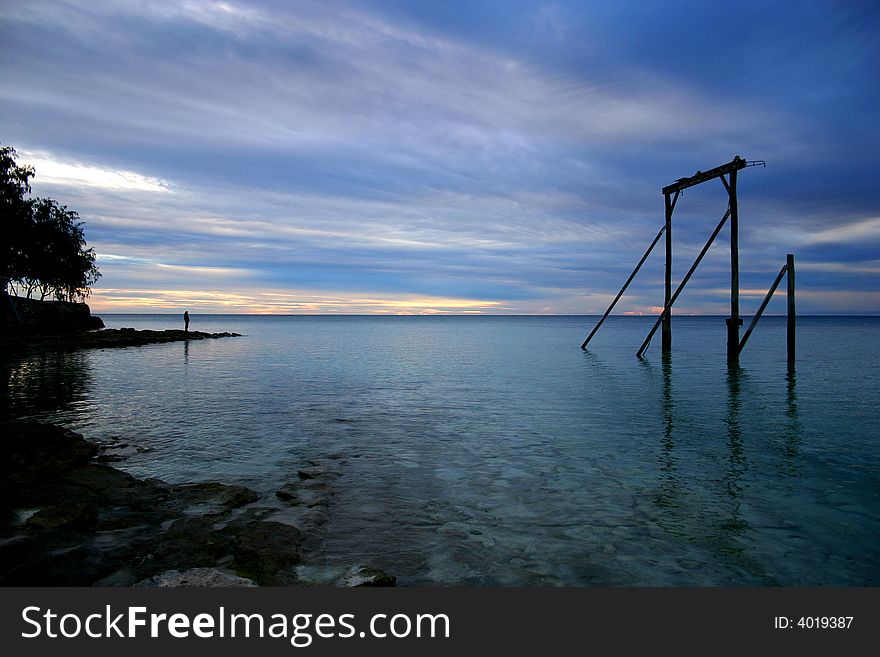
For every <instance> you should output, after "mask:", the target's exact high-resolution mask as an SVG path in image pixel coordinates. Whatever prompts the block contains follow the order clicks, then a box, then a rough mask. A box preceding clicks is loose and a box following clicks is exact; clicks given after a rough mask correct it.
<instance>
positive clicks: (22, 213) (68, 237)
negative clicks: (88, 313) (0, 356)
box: [0, 146, 101, 301]
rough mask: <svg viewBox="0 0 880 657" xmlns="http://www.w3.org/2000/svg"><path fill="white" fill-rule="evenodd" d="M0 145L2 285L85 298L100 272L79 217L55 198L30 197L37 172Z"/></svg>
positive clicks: (29, 293)
mask: <svg viewBox="0 0 880 657" xmlns="http://www.w3.org/2000/svg"><path fill="white" fill-rule="evenodd" d="M15 156H16V152H15V149H13V148H12V147H11V146H4V147H2V148H0V234H2V235H3V236H4V238H5V239H4V246H3V247H0V284H2V287H0V289H2V290H3V292H6V290H7V289H10V288H11V289H12V291H13V292H14V293H16V294H21V293H24V294H25V296H27V297H28V298H31V297H32V296H33V295H34V293H36V292H39V294H40V300H44V299H45V298H46V297H50V298H53V299H56V300H58V301H75V300H76V299H84V298H86V297H88V296H89V294H90V293H91V285H92V284H93V283H95V282H96V281H97V280H98V278H99V277H100V276H101V273H100V272H99V271H98V268H97V266H96V265H95V251H94V249H87V248H86V240H85V234H84V232H83V224H82V222H80V221H79V215H78V214H77V213H76V212H74V211H73V210H68V209H67V206H64V205H60V204H59V203H58V202H57V201H55V200H54V199H51V198H33V199H32V198H26V196H28V195H29V194H30V191H31V187H30V179H31V178H32V177H33V176H34V170H33V168H32V167H29V166H20V165H18V164H17V163H16V161H15Z"/></svg>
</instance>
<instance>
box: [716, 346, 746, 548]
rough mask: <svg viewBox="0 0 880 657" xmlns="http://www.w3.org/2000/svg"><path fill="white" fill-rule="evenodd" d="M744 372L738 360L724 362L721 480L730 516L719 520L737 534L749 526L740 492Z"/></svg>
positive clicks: (743, 460)
mask: <svg viewBox="0 0 880 657" xmlns="http://www.w3.org/2000/svg"><path fill="white" fill-rule="evenodd" d="M745 379H746V373H745V371H744V370H743V368H742V367H741V366H740V365H739V363H728V364H727V418H726V424H727V469H726V471H725V477H724V482H725V485H726V488H727V496H728V498H729V500H730V517H729V518H727V519H725V520H723V521H722V522H721V525H720V527H721V529H722V530H723V531H724V532H727V533H730V534H733V535H735V536H738V535H740V534H742V533H744V532H745V531H746V530H748V529H749V524H748V522H746V520H745V519H744V518H743V517H742V514H741V512H740V505H741V503H742V502H741V499H740V498H741V497H742V494H743V489H744V487H743V483H742V480H743V476H744V475H745V472H746V468H747V465H748V464H747V462H746V457H745V454H744V452H743V440H742V426H741V420H740V412H741V410H742V399H741V393H742V386H743V381H744V380H745Z"/></svg>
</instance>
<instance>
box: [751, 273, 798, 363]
mask: <svg viewBox="0 0 880 657" xmlns="http://www.w3.org/2000/svg"><path fill="white" fill-rule="evenodd" d="M786 271H788V264H784V265H782V269H780V270H779V274H777V275H776V280H775V281H773V285H771V286H770V290H769V291H768V292H767V296H765V297H764V300H763V301H762V302H761V305H760V307H759V308H758V312H756V313H755V316H754V317H752V321H751V323H750V324H749V328H748V329H746V332H745V334H744V335H743V337H742V340H741V341H740V343H739V350H740V351H742V350H743V347H745V346H746V342H748V341H749V336H750V335H751V334H752V331H754V330H755V327H756V326H757V325H758V320H759V319H761V315H762V314H763V313H764V309H765V308H766V307H767V304H768V303H770V299H772V298H773V293H774V292H776V288H777V287H779V282H780V281H781V280H782V277H783V276H785V272H786Z"/></svg>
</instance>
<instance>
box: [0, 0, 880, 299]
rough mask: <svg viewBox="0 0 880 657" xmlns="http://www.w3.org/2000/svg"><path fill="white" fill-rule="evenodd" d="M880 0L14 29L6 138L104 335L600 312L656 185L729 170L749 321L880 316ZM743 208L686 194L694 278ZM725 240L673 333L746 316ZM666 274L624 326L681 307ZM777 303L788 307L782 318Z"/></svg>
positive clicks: (651, 269)
mask: <svg viewBox="0 0 880 657" xmlns="http://www.w3.org/2000/svg"><path fill="white" fill-rule="evenodd" d="M878 18H880V7H878V6H877V5H876V3H873V2H804V1H801V2H737V3H707V2H644V1H641V2H613V3H609V2H586V1H582V2H546V3H544V2H522V1H504V2H501V1H490V0H487V1H483V2H457V1H449V0H444V1H443V2H437V1H436V0H435V1H418V0H412V1H404V0H396V1H380V0H372V1H370V0H367V1H360V2H355V1H350V2H345V1H342V2H334V1H327V0H321V1H314V2H312V1H305V0H302V1H296V2H281V1H274V2H273V1H268V0H267V1H248V2H244V1H241V2H234V1H232V0H230V1H227V2H213V1H206V0H167V1H163V2H135V1H128V2H110V1H108V0H89V1H88V2H86V1H84V0H83V1H81V2H62V1H51V0H50V1H47V0H41V1H39V2H26V1H25V2H15V3H9V2H7V3H3V4H2V5H0V142H2V143H3V144H4V145H7V144H8V145H12V146H14V147H15V148H16V149H17V150H18V152H19V156H20V157H19V159H20V161H22V162H28V163H31V164H33V165H34V166H35V168H36V171H37V176H36V178H35V180H34V185H33V187H34V193H35V194H37V195H48V196H52V197H54V198H57V199H58V200H59V201H61V202H63V203H65V204H67V205H68V206H69V207H71V208H73V209H75V210H77V211H79V213H80V215H81V217H82V219H83V220H84V221H85V222H86V237H87V239H88V240H89V244H90V246H93V247H94V248H95V250H96V251H97V253H98V256H99V260H98V262H99V266H100V268H101V271H102V273H103V277H102V278H101V280H100V281H99V283H98V285H97V286H96V287H95V289H94V291H93V295H92V298H91V299H90V303H91V305H92V307H93V309H94V310H97V311H105V312H109V311H120V312H125V311H147V312H178V311H182V309H184V308H188V309H189V310H190V311H191V312H274V313H318V312H321V313H323V312H365V313H450V312H451V313H462V312H465V313H577V314H581V313H585V314H586V313H601V312H602V311H604V309H605V307H606V306H607V304H608V302H609V301H610V299H611V298H613V296H614V294H615V293H616V292H617V289H618V288H619V286H620V285H621V283H622V282H623V280H624V279H625V278H626V276H627V275H628V273H629V271H630V270H631V268H632V267H633V265H634V264H635V262H636V261H637V260H638V258H639V257H640V256H641V254H642V252H643V250H644V249H645V247H646V246H647V244H648V243H649V242H650V240H651V239H652V238H653V236H654V234H656V232H657V230H658V228H659V226H660V225H661V224H662V221H663V198H662V195H661V193H660V188H661V187H663V186H664V185H667V184H669V183H670V182H672V181H674V180H675V179H677V178H679V177H682V176H687V175H691V174H692V173H694V172H695V171H696V170H698V169H703V170H705V169H708V168H710V167H713V166H716V165H718V164H721V163H724V162H727V161H729V160H730V159H731V158H732V157H733V156H734V155H741V156H743V157H745V158H746V159H755V160H756V159H761V160H766V162H767V166H766V168H758V167H756V168H750V169H746V170H744V171H743V172H741V173H740V176H739V181H740V182H739V187H740V194H739V203H740V214H741V218H740V223H741V233H740V255H741V265H740V266H741V269H742V288H743V298H742V308H743V312H744V314H748V313H749V312H751V311H753V310H754V308H755V307H757V305H758V303H759V302H760V299H761V297H762V296H763V293H764V291H765V290H766V289H767V288H768V287H769V285H770V283H771V282H772V280H773V278H774V276H775V274H776V272H777V271H778V270H779V267H780V266H781V265H782V263H783V262H784V259H785V254H786V253H789V252H791V253H794V254H795V256H796V258H797V266H798V306H799V311H800V312H802V313H877V312H878V311H880V185H878V184H877V182H876V173H875V171H874V170H873V167H872V166H871V165H873V163H874V160H875V159H876V156H877V153H878V152H880V129H878V125H877V120H878V107H880V66H878V65H877V62H878V61H880V20H878ZM725 205H726V198H725V193H724V190H723V188H722V186H721V183H720V182H718V181H714V182H712V183H707V184H704V185H701V186H699V187H696V188H692V189H690V190H687V191H686V192H685V194H684V196H683V197H682V199H680V201H679V203H678V206H677V208H676V213H675V218H674V236H675V259H674V272H675V274H674V277H675V278H676V279H680V278H681V276H682V275H683V274H684V273H685V272H686V271H687V268H688V267H689V266H690V264H691V262H692V260H693V258H694V257H695V256H696V254H697V252H698V251H699V249H700V248H701V247H702V245H703V243H704V242H705V239H706V238H707V237H708V235H709V233H710V232H711V231H712V228H713V227H714V225H715V223H717V220H718V219H719V218H720V216H721V214H722V213H723V211H724V209H725ZM727 239H728V238H727V231H726V230H725V231H724V232H722V234H721V236H720V237H719V240H718V242H717V244H716V245H715V246H714V247H713V248H712V250H711V251H710V252H709V255H707V257H706V259H705V260H704V262H703V265H702V266H701V268H700V269H699V270H698V273H697V274H696V275H695V276H694V278H693V279H692V281H691V283H690V284H689V285H688V288H687V290H686V292H685V293H684V294H683V295H682V297H681V298H680V300H679V302H678V304H677V306H676V309H677V312H682V313H685V312H694V313H717V314H724V313H726V312H727V311H728V297H727V290H728V289H729V255H728V250H727ZM662 294H663V292H662V260H661V254H660V253H659V251H658V253H656V254H654V255H653V256H652V257H651V259H650V260H649V261H648V263H647V264H646V266H645V268H644V270H643V272H642V273H641V274H640V275H639V278H637V279H636V282H635V283H634V284H633V287H632V288H631V293H629V294H628V295H627V296H625V297H624V299H623V300H622V301H621V303H620V305H619V306H618V309H619V310H620V311H621V312H633V313H640V312H641V313H649V312H652V311H656V309H657V306H658V305H659V304H660V303H661V302H662ZM783 311H784V302H783V300H782V298H781V297H779V295H778V296H777V298H776V299H774V301H773V303H772V305H771V307H770V309H769V312H783Z"/></svg>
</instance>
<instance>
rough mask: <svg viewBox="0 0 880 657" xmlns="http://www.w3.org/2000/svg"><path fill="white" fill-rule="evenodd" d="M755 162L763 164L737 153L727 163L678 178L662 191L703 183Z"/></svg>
mask: <svg viewBox="0 0 880 657" xmlns="http://www.w3.org/2000/svg"><path fill="white" fill-rule="evenodd" d="M755 164H763V162H761V161H755V162H748V161H746V160H744V159H742V158H741V157H740V156H739V155H737V156H736V157H735V158H733V159H732V160H731V161H730V162H728V163H727V164H722V165H721V166H717V167H715V168H714V169H709V170H708V171H697V172H696V173H695V174H694V175H692V176H691V177H690V178H679V179H678V180H676V181H675V182H674V183H672V184H671V185H667V186H666V187H664V188H663V193H664V194H672V193H674V192H680V191H681V190H683V189H687V188H688V187H693V186H694V185H699V184H700V183H704V182H706V181H707V180H712V179H713V178H718V177H720V176H723V175H725V174H728V173H730V172H731V171H739V170H740V169H745V168H746V167H747V166H752V165H755Z"/></svg>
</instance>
